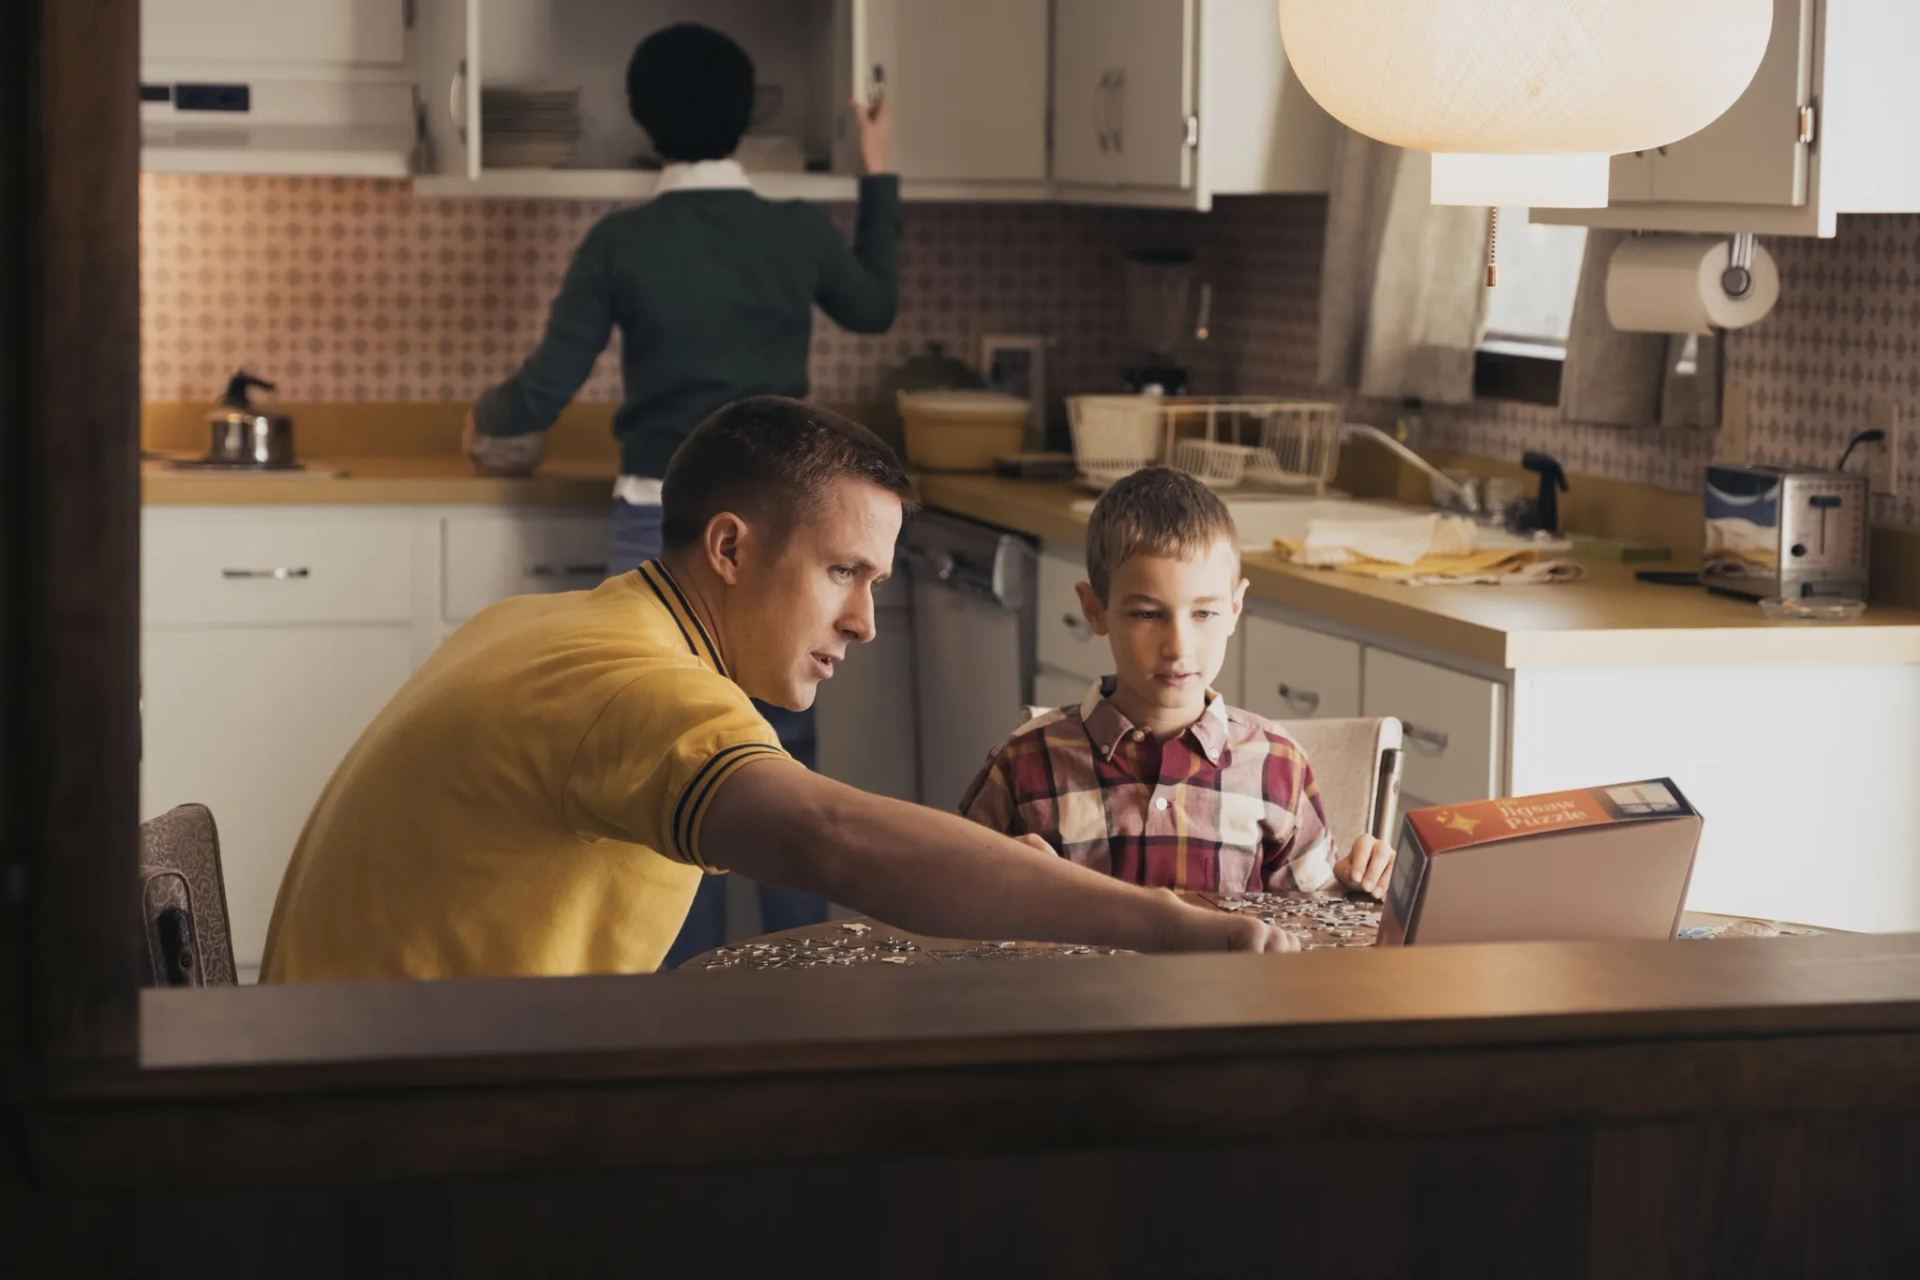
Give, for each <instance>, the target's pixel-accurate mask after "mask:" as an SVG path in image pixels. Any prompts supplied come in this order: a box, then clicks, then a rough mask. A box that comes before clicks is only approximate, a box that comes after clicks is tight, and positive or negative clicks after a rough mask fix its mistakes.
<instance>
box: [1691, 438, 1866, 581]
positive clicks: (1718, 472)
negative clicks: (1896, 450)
mask: <svg viewBox="0 0 1920 1280" xmlns="http://www.w3.org/2000/svg"><path fill="white" fill-rule="evenodd" d="M1869 501H1870V499H1869V496H1868V487H1867V477H1866V476H1864V475H1856V474H1854V473H1852V472H1846V471H1798V470H1793V469H1790V468H1780V467H1730V466H1710V467H1708V468H1707V492H1706V546H1705V548H1704V550H1703V552H1702V555H1701V558H1700V580H1701V582H1702V583H1703V584H1704V585H1705V586H1706V587H1707V589H1708V590H1709V591H1714V592H1717V593H1719V594H1721V595H1730V596H1737V597H1739V598H1741V599H1745V600H1766V599H1770V598H1774V597H1785V598H1788V599H1801V598H1803V597H1808V596H1841V597H1845V598H1847V599H1852V600H1865V599H1866V598H1867V538H1868V534H1867V516H1868V503H1869Z"/></svg>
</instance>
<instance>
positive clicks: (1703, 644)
mask: <svg viewBox="0 0 1920 1280" xmlns="http://www.w3.org/2000/svg"><path fill="white" fill-rule="evenodd" d="M916 483H917V485H918V486H919V492H920V496H921V499H922V500H923V501H924V502H925V503H926V504H927V505H928V506H929V507H935V508H938V509H940V510H942V511H948V512H952V513H953V514H955V515H961V516H968V517H971V518H973V519H976V520H984V521H987V522H989V523H992V524H998V525H1002V526H1004V527H1006V528H1009V529H1015V530H1018V531H1019V532H1022V533H1028V534H1032V535H1034V536H1035V537H1038V538H1042V539H1044V540H1046V541H1048V542H1057V543H1063V544H1067V545H1071V546H1081V545H1084V543H1085V538H1086V527H1087V518H1086V517H1085V516H1084V515H1080V514H1076V513H1075V512H1074V510H1073V504H1074V503H1075V502H1077V501H1080V500H1082V499H1084V498H1085V497H1087V496H1088V495H1087V493H1086V491H1085V490H1083V489H1081V488H1079V487H1077V486H1075V485H1071V484H1049V483H1038V482H1034V481H1027V480H1009V479H1002V478H999V477H995V476H983V475H934V474H922V475H919V476H918V477H917V478H916ZM1244 563H1245V568H1246V576H1247V580H1248V582H1249V584H1250V586H1249V592H1250V594H1251V595H1253V596H1257V597H1259V598H1260V599H1262V600H1266V601H1269V602H1271V603H1273V604H1277V605H1281V606H1283V607H1285V608H1289V609H1298V610H1300V611H1301V612H1303V613H1307V614H1312V615H1314V616H1315V617H1317V618H1320V619H1324V620H1327V621H1330V622H1333V623H1336V624H1339V625H1341V626H1344V627H1348V628H1352V629H1355V630H1358V631H1364V632H1369V633H1372V634H1373V635H1376V636H1379V637H1382V638H1385V639H1389V640H1398V641H1401V642H1403V643H1405V644H1407V645H1409V646H1415V647H1418V648H1421V649H1426V650H1429V651H1432V652H1436V653H1439V654H1444V655H1448V656H1451V657H1454V658H1457V659H1462V660H1465V661H1468V662H1472V663H1477V664H1481V665H1484V666H1488V667H1497V668H1502V669H1506V670H1519V669H1522V668H1539V667H1636V666H1687V665H1702V666H1729V665H1758V664H1775V663H1821V664H1852V663H1920V611H1915V610H1909V609H1891V608H1872V609H1869V610H1868V611H1867V613H1866V616H1865V617H1863V618H1861V619H1860V620H1859V621H1858V622H1853V623H1794V622H1772V621H1769V620H1768V619H1767V618H1765V617H1763V616H1762V615H1761V613H1760V610H1759V609H1758V608H1756V607H1755V606H1753V605H1751V604H1745V603H1742V602H1740V601H1736V600H1728V599H1725V598H1723V597H1719V596H1712V595H1708V594H1707V593H1706V592H1704V591H1698V590H1693V589H1689V588H1683V587H1661V586H1653V585H1649V584H1647V583H1643V582H1638V581H1636V580H1635V579H1634V576H1633V573H1634V567H1633V566H1630V565H1620V564H1600V563H1590V564H1588V566H1587V568H1588V576H1587V578H1586V579H1585V580H1584V581H1582V582H1578V583H1573V584H1565V585H1557V586H1537V587H1517V586H1516V587H1408V586H1399V585H1395V584H1392V583H1382V582H1373V581H1370V580H1368V579H1364V578H1360V577H1357V576H1355V575H1352V574H1343V573H1338V572H1332V571H1328V570H1320V569H1303V568H1299V567H1297V566H1294V565H1290V564H1288V563H1286V562H1285V561H1283V560H1282V559H1281V558H1280V557H1279V556H1278V555H1276V554H1274V553H1272V552H1261V553H1249V554H1248V555H1247V556H1246V557H1245V561H1244Z"/></svg>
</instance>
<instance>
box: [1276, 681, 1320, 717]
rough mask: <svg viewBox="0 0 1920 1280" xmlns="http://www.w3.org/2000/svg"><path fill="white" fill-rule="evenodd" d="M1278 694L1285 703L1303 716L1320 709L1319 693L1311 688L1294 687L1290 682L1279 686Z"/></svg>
mask: <svg viewBox="0 0 1920 1280" xmlns="http://www.w3.org/2000/svg"><path fill="white" fill-rule="evenodd" d="M1280 696H1281V697H1282V698H1285V699H1286V700H1287V705H1288V706H1290V707H1292V708H1293V709H1294V710H1295V711H1298V712H1299V713H1300V714H1301V715H1303V716H1310V715H1312V714H1313V713H1314V712H1316V711H1318V710H1320V695H1319V694H1317V693H1315V692H1313V690H1311V689H1296V688H1294V687H1293V686H1292V685H1290V684H1283V685H1281V686H1280Z"/></svg>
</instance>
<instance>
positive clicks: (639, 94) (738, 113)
mask: <svg viewBox="0 0 1920 1280" xmlns="http://www.w3.org/2000/svg"><path fill="white" fill-rule="evenodd" d="M627 109H628V110H629V111H631V112H633V118H634V119H635V120H637V121H639V123H640V127H641V128H642V129H645V130H646V131H647V136H648V137H650V138H652V139H653V149H654V151H656V152H657V153H658V154H659V156H660V158H661V159H662V160H669V161H688V162H691V161H695V160H723V159H725V158H726V157H728V156H730V155H732V154H733V153H734V152H735V151H736V150H737V149H738V148H739V146H740V135H741V134H743V133H745V132H746V131H747V123H748V121H749V120H751V119H752V117H753V59H751V58H749V57H748V56H747V51H746V50H745V49H742V48H741V47H740V46H739V45H737V44H735V43H734V42H733V41H732V40H729V39H728V38H727V37H726V36H723V35H721V34H720V33H719V32H718V31H715V30H714V29H713V28H712V27H703V26H701V25H700V24H698V23H695V22H682V23H677V24H675V25H674V26H671V27H663V28H661V29H660V30H659V31H656V32H654V33H653V34H652V35H650V36H648V37H647V38H646V39H645V40H642V41H641V42H640V45H639V47H638V48H636V49H635V50H634V51H633V58H632V60H631V61H629V62H628V63H627Z"/></svg>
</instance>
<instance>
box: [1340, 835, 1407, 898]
mask: <svg viewBox="0 0 1920 1280" xmlns="http://www.w3.org/2000/svg"><path fill="white" fill-rule="evenodd" d="M1333 874H1334V876H1335V877H1336V878H1337V879H1338V880H1339V881H1340V883H1341V884H1342V885H1344V886H1346V887H1347V888H1349V889H1359V890H1361V891H1363V892H1366V893H1370V894H1372V895H1373V896H1374V897H1376V898H1384V897H1385V896H1386V893H1387V884H1388V882H1389V881H1390V880H1391V879H1392V875H1393V846H1392V845H1390V844H1388V843H1387V842H1386V841H1385V840H1382V839H1380V838H1379V837H1377V836H1361V837H1360V838H1359V839H1358V840H1355V841H1354V842H1353V848H1352V849H1351V850H1350V851H1349V852H1348V853H1347V856H1346V857H1344V858H1342V859H1340V861H1338V862H1336V863H1334V864H1333Z"/></svg>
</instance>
